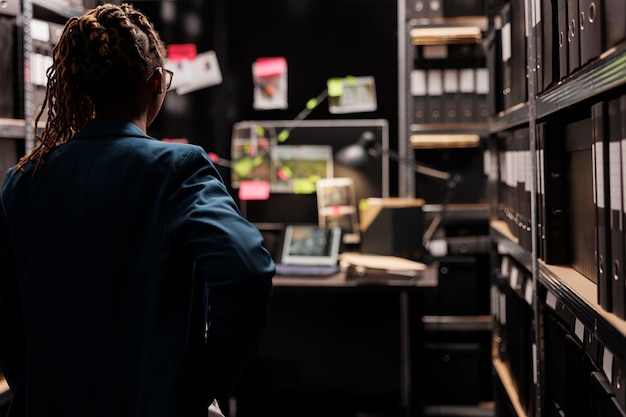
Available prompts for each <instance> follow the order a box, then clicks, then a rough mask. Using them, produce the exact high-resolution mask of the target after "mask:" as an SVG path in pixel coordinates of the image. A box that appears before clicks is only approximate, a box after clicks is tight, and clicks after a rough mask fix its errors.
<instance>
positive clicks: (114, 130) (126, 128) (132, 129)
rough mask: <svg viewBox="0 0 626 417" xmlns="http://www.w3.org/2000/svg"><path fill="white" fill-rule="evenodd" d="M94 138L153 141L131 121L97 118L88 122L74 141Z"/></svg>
mask: <svg viewBox="0 0 626 417" xmlns="http://www.w3.org/2000/svg"><path fill="white" fill-rule="evenodd" d="M93 137H139V138H146V139H153V138H152V137H150V136H148V135H146V134H145V133H144V132H143V131H142V130H141V129H139V127H138V126H137V125H136V124H134V123H133V122H131V121H129V120H124V119H117V118H107V117H96V118H93V119H91V120H90V121H88V122H87V124H86V125H85V127H84V128H83V129H82V130H81V131H80V132H78V134H77V135H76V136H74V139H84V138H93Z"/></svg>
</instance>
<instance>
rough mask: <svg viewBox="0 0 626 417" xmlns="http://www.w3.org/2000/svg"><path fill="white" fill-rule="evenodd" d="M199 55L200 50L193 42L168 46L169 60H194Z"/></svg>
mask: <svg viewBox="0 0 626 417" xmlns="http://www.w3.org/2000/svg"><path fill="white" fill-rule="evenodd" d="M196 56H198V50H197V48H196V45H195V44H193V43H179V44H174V45H168V46H167V59H168V60H169V61H172V62H175V61H185V60H190V61H191V60H194V59H196Z"/></svg>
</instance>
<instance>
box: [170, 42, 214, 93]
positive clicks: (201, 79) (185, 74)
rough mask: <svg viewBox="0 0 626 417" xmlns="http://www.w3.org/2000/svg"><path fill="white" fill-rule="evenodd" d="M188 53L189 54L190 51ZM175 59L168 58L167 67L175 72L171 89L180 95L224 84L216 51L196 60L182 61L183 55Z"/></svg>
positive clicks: (199, 56) (197, 57)
mask: <svg viewBox="0 0 626 417" xmlns="http://www.w3.org/2000/svg"><path fill="white" fill-rule="evenodd" d="M179 52H181V54H182V53H183V52H182V51H179ZM186 53H188V54H189V53H190V51H187V52H186ZM175 58H176V59H169V57H168V61H167V63H166V67H167V68H168V69H169V70H172V71H174V78H173V79H172V85H171V87H170V88H171V89H173V90H176V92H177V93H178V94H187V93H190V92H192V91H196V90H200V89H202V88H207V87H211V86H214V85H218V84H221V83H222V80H223V79H222V72H221V71H220V67H219V63H218V61H217V55H216V54H215V51H208V52H203V53H201V54H198V55H197V56H196V57H195V58H194V59H182V60H181V59H180V58H181V55H177V56H175Z"/></svg>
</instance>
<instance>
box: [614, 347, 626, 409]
mask: <svg viewBox="0 0 626 417" xmlns="http://www.w3.org/2000/svg"><path fill="white" fill-rule="evenodd" d="M612 374H613V375H612V378H611V385H612V386H613V392H615V400H616V401H617V403H618V404H619V405H620V407H621V408H622V409H626V364H624V361H623V360H622V359H621V358H618V357H617V356H613V367H612Z"/></svg>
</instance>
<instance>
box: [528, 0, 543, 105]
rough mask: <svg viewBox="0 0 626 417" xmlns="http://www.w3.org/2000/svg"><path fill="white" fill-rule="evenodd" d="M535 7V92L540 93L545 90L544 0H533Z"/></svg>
mask: <svg viewBox="0 0 626 417" xmlns="http://www.w3.org/2000/svg"><path fill="white" fill-rule="evenodd" d="M533 1H534V4H533V6H534V7H535V13H533V17H532V19H531V21H532V28H531V30H532V32H533V36H534V40H535V71H536V72H537V76H536V77H535V80H536V82H535V91H534V93H535V94H539V93H541V92H542V91H543V88H544V86H543V74H542V71H543V69H542V68H543V27H542V25H541V20H542V18H543V15H542V10H541V1H542V0H533Z"/></svg>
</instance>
